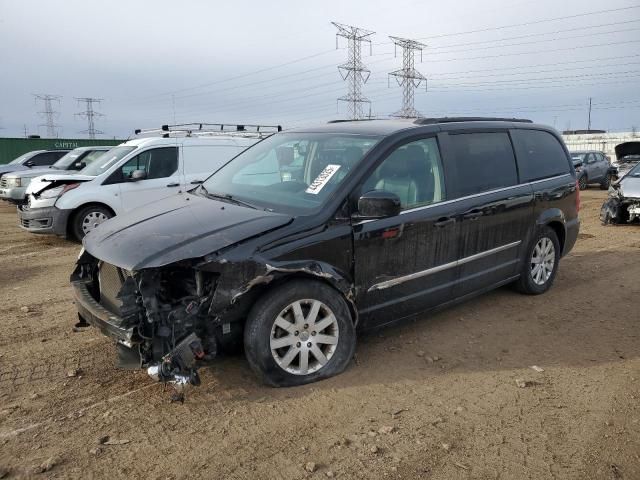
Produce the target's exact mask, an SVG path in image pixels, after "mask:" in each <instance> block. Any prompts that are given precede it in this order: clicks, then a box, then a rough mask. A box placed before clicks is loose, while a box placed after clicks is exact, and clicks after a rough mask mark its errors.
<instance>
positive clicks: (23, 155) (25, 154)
mask: <svg viewBox="0 0 640 480" xmlns="http://www.w3.org/2000/svg"><path fill="white" fill-rule="evenodd" d="M32 155H33V152H27V153H23V154H22V155H20V156H19V157H18V158H15V159H13V160H11V161H10V162H9V165H18V164H19V163H22V161H23V160H24V159H25V158H29V157H31V156H32Z"/></svg>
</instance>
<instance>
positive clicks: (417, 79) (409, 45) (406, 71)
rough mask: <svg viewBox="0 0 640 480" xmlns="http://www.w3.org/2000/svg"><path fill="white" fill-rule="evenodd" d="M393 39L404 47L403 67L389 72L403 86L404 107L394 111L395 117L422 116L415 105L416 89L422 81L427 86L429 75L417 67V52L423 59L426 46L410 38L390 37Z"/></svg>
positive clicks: (396, 44) (398, 45) (397, 44)
mask: <svg viewBox="0 0 640 480" xmlns="http://www.w3.org/2000/svg"><path fill="white" fill-rule="evenodd" d="M389 38H390V39H391V40H393V43H394V46H395V47H400V48H401V49H402V68H401V69H400V70H394V71H393V72H391V73H389V76H391V77H395V79H396V82H398V85H400V86H401V87H402V108H401V109H400V110H398V111H397V112H396V113H394V116H395V117H401V118H416V117H420V116H421V115H420V113H419V112H418V111H417V110H416V109H415V107H414V102H413V100H414V95H415V89H416V88H418V87H419V86H420V85H421V84H422V82H424V84H425V90H426V87H427V77H425V76H424V75H423V74H422V73H420V72H419V71H418V70H416V68H415V53H416V52H420V58H421V59H422V49H423V48H424V47H426V45H425V44H424V43H420V42H416V41H415V40H410V39H408V38H400V37H389Z"/></svg>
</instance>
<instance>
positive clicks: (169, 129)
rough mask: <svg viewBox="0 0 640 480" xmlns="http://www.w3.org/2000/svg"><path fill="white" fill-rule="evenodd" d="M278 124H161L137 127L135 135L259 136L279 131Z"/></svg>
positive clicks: (164, 136) (280, 129) (165, 136)
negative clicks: (157, 126) (153, 126)
mask: <svg viewBox="0 0 640 480" xmlns="http://www.w3.org/2000/svg"><path fill="white" fill-rule="evenodd" d="M281 131H282V127H281V126H280V125H247V124H242V125H240V124H231V123H180V124H176V125H162V126H161V127H160V128H148V129H142V128H137V129H136V130H135V131H134V134H135V135H136V136H150V137H153V136H161V137H163V138H169V137H199V136H212V135H237V136H242V137H254V138H255V137H259V138H262V137H264V136H267V135H272V134H274V133H277V132H281Z"/></svg>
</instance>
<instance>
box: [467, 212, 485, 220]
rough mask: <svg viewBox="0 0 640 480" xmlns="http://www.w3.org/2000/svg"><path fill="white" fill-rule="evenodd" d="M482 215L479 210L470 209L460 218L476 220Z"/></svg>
mask: <svg viewBox="0 0 640 480" xmlns="http://www.w3.org/2000/svg"><path fill="white" fill-rule="evenodd" d="M482 215H484V214H483V213H482V212H481V211H480V210H472V211H470V212H468V213H465V214H464V215H462V218H464V219H465V220H477V219H478V217H481V216H482Z"/></svg>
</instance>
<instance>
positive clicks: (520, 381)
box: [516, 378, 536, 388]
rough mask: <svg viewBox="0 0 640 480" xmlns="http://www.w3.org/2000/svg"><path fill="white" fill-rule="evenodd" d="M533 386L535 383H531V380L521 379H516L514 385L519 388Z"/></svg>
mask: <svg viewBox="0 0 640 480" xmlns="http://www.w3.org/2000/svg"><path fill="white" fill-rule="evenodd" d="M535 384H536V382H533V381H531V380H523V379H522V378H516V385H517V386H518V387H519V388H527V387H533V386H534V385H535Z"/></svg>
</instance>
